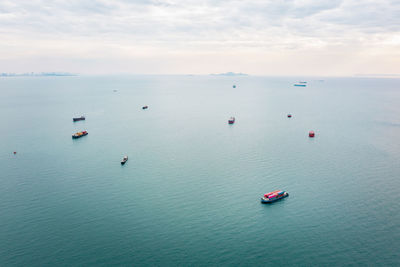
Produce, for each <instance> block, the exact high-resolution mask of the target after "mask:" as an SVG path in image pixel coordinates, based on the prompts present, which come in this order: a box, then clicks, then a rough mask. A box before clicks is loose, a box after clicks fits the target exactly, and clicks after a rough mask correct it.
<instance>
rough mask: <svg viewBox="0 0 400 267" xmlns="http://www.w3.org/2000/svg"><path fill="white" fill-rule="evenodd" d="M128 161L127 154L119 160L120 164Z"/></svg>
mask: <svg viewBox="0 0 400 267" xmlns="http://www.w3.org/2000/svg"><path fill="white" fill-rule="evenodd" d="M127 161H128V156H124V158H123V159H122V160H121V165H124V164H125V163H126V162H127Z"/></svg>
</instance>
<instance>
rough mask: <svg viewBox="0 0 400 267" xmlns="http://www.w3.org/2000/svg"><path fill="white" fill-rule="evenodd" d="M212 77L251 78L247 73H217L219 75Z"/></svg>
mask: <svg viewBox="0 0 400 267" xmlns="http://www.w3.org/2000/svg"><path fill="white" fill-rule="evenodd" d="M210 75H214V76H249V75H248V74H246V73H241V72H239V73H235V72H225V73H217V74H210Z"/></svg>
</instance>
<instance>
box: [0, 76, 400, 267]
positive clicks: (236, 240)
mask: <svg viewBox="0 0 400 267" xmlns="http://www.w3.org/2000/svg"><path fill="white" fill-rule="evenodd" d="M302 79H306V80H307V81H308V86H307V87H305V88H302V87H294V86H293V83H294V82H297V81H299V78H298V77H297V78H296V77H293V78H272V77H220V76H102V77H101V76H100V77H84V76H82V77H26V78H24V77H15V78H1V79H0V94H1V97H0V266H93V265H96V266H118V265H121V266H127V265H130V266H132V265H134V266H148V265H153V266H157V265H159V266H177V265H179V266H193V265H201V266H206V265H214V266H217V265H229V266H270V265H273V264H277V265H285V264H288V265H297V266H343V265H354V266H366V265H368V266H383V265H386V266H394V265H397V266H399V265H400V256H399V251H400V204H399V203H400V202H399V199H400V79H368V78H326V79H324V81H319V80H320V79H321V78H302ZM233 84H236V85H237V87H236V88H232V85H233ZM113 90H117V92H114V91H113ZM143 105H148V106H149V109H148V110H142V109H141V107H142V106H143ZM288 113H291V114H293V117H292V118H291V119H288V118H287V117H286V116H287V114H288ZM80 115H85V116H86V121H81V122H75V123H73V122H72V117H74V116H80ZM230 116H235V117H236V123H235V124H234V125H228V123H227V120H228V119H229V117H230ZM81 130H87V131H88V132H89V135H88V136H85V137H83V138H80V139H77V140H72V138H71V135H72V134H73V133H75V132H77V131H81ZM310 130H314V131H315V132H316V137H315V138H314V139H310V138H308V131H310ZM13 151H17V154H16V155H13ZM124 155H128V156H129V161H128V162H127V163H126V165H125V166H121V164H120V160H121V159H122V157H123V156H124ZM276 189H282V190H286V191H288V192H289V194H290V196H289V198H286V199H284V200H281V201H279V202H276V203H274V204H272V205H262V204H260V197H261V196H262V195H263V194H264V193H265V192H268V191H272V190H276Z"/></svg>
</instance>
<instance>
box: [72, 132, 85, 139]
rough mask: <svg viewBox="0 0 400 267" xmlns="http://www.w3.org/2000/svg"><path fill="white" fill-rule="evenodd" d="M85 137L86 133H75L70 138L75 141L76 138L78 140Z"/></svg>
mask: <svg viewBox="0 0 400 267" xmlns="http://www.w3.org/2000/svg"><path fill="white" fill-rule="evenodd" d="M85 135H88V132H87V131H82V132H77V133H74V134H73V135H72V138H74V139H76V138H80V137H82V136H85Z"/></svg>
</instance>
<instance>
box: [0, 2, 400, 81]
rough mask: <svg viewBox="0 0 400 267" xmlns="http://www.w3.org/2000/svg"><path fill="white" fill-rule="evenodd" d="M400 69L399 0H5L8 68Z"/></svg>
mask: <svg viewBox="0 0 400 267" xmlns="http://www.w3.org/2000/svg"><path fill="white" fill-rule="evenodd" d="M50 71H62V72H72V73H80V74H119V73H120V74H209V73H222V72H228V71H233V72H242V73H248V74H252V75H269V76H271V75H285V76H290V75H308V76H354V75H372V74H373V75H382V76H384V75H388V74H390V75H400V0H317V1H312V0H167V1H162V0H134V1H128V0H68V1H66V0H63V1H61V0H0V72H16V73H22V72H50Z"/></svg>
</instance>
